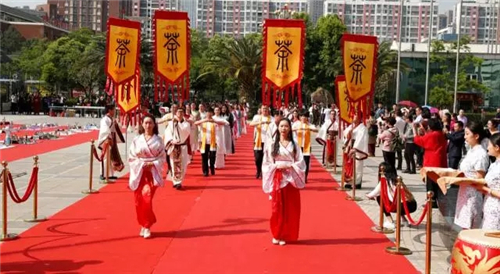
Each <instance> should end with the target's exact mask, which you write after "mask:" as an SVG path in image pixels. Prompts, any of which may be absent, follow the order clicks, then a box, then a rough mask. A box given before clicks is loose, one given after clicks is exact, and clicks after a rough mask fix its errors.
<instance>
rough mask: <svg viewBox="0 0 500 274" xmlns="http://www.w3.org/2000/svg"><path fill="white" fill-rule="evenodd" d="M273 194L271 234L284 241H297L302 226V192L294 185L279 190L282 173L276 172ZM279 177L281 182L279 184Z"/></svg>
mask: <svg viewBox="0 0 500 274" xmlns="http://www.w3.org/2000/svg"><path fill="white" fill-rule="evenodd" d="M276 173H279V174H276V175H275V181H274V183H275V184H274V185H275V187H274V190H273V192H272V194H271V195H272V215H271V233H272V234H273V238H274V239H277V240H282V241H297V239H298V238H299V226H300V191H299V190H298V189H296V188H295V187H294V186H293V185H292V184H288V185H287V186H286V187H284V188H279V181H281V171H276ZM277 177H279V178H280V180H279V181H278V183H277V184H276V182H277Z"/></svg>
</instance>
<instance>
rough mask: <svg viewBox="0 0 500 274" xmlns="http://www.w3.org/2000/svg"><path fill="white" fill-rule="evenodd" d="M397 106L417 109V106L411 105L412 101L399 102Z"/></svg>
mask: <svg viewBox="0 0 500 274" xmlns="http://www.w3.org/2000/svg"><path fill="white" fill-rule="evenodd" d="M398 105H400V106H405V107H410V108H416V107H418V105H417V104H415V103H413V102H412V101H408V100H406V101H400V102H399V103H398Z"/></svg>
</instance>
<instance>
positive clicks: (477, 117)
mask: <svg viewBox="0 0 500 274" xmlns="http://www.w3.org/2000/svg"><path fill="white" fill-rule="evenodd" d="M495 115H496V113H494V112H488V113H486V115H485V119H484V120H481V113H465V117H467V121H468V122H477V123H482V124H484V125H486V122H487V121H488V120H489V119H492V118H495Z"/></svg>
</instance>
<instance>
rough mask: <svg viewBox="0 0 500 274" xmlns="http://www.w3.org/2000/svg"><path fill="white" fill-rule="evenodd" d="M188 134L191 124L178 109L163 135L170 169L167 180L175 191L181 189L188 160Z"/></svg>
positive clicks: (180, 109) (182, 111)
mask: <svg viewBox="0 0 500 274" xmlns="http://www.w3.org/2000/svg"><path fill="white" fill-rule="evenodd" d="M190 133H191V124H189V122H188V121H186V119H185V118H184V110H183V109H182V108H179V109H177V113H175V116H173V119H172V120H171V121H169V122H168V124H167V128H166V129H165V135H164V141H165V149H166V150H167V154H168V156H169V159H170V167H171V170H169V173H168V175H167V180H169V181H172V183H173V186H174V188H175V189H177V190H180V189H181V188H182V182H183V181H184V176H185V175H186V170H187V166H188V163H189V160H190V159H189V154H188V147H187V146H189V145H190V144H189V143H188V140H189V134H190Z"/></svg>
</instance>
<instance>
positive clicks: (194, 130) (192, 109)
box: [186, 103, 200, 161]
mask: <svg viewBox="0 0 500 274" xmlns="http://www.w3.org/2000/svg"><path fill="white" fill-rule="evenodd" d="M188 107H189V109H188ZM186 113H187V114H189V119H188V122H189V123H190V124H191V133H190V134H189V141H190V142H191V156H190V161H191V160H193V156H194V154H195V152H196V151H198V149H199V148H198V144H199V141H198V126H197V125H195V124H194V123H196V121H198V120H200V113H199V112H198V111H196V104H195V103H192V104H191V106H189V105H187V106H186Z"/></svg>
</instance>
